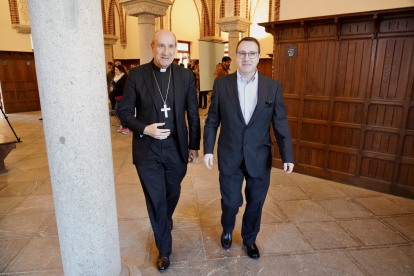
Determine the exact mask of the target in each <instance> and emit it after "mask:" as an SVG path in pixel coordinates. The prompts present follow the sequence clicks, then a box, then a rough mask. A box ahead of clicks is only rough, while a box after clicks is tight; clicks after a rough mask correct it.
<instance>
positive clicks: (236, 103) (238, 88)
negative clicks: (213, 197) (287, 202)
mask: <svg viewBox="0 0 414 276" xmlns="http://www.w3.org/2000/svg"><path fill="white" fill-rule="evenodd" d="M236 53H237V72H235V73H233V74H230V75H227V76H224V77H221V78H217V79H216V80H215V82H214V88H213V95H212V97H211V105H210V108H209V111H208V118H207V120H206V124H205V127H204V158H203V161H204V164H205V165H206V166H207V168H209V169H211V166H212V165H213V150H214V144H215V141H216V135H217V128H218V127H219V126H220V124H221V129H220V135H219V139H218V143H217V145H218V149H217V155H218V168H219V171H220V176H219V181H220V192H221V197H222V198H221V208H222V216H221V225H222V227H223V233H222V235H221V244H222V246H223V247H224V248H225V249H229V248H230V246H231V243H232V232H233V229H234V225H235V222H236V214H237V213H238V211H239V207H240V206H242V204H243V195H242V185H243V179H246V188H245V196H246V210H245V212H244V215H243V222H242V230H241V235H242V238H243V244H244V245H245V246H246V251H247V255H248V256H249V257H251V258H253V259H256V258H258V257H259V256H260V254H259V249H258V248H257V246H256V237H257V234H258V233H259V230H260V220H261V215H262V208H263V204H264V201H265V198H266V195H267V191H268V189H269V182H270V170H271V165H272V154H271V146H272V141H271V139H270V125H271V124H272V126H273V130H274V133H275V136H276V140H277V144H278V146H279V151H280V155H281V157H282V161H283V163H284V171H285V172H286V173H290V172H292V170H293V166H294V165H293V147H292V138H291V135H290V130H289V122H288V120H287V118H286V110H285V104H284V102H283V95H282V90H281V87H280V83H279V82H278V81H276V80H273V79H270V78H268V77H265V76H263V75H261V74H260V73H259V72H258V71H257V69H256V67H257V64H258V62H259V58H260V44H259V42H258V41H257V40H256V39H255V38H252V37H245V38H243V39H242V40H240V42H239V44H238V45H237V48H236Z"/></svg>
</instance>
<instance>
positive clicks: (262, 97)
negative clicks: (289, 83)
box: [249, 73, 276, 125]
mask: <svg viewBox="0 0 414 276" xmlns="http://www.w3.org/2000/svg"><path fill="white" fill-rule="evenodd" d="M257 76H258V81H259V85H258V87H257V94H258V95H257V104H256V108H255V109H254V111H253V114H252V118H250V121H249V125H250V124H252V123H253V122H254V120H256V118H257V117H258V116H259V114H260V112H261V111H262V110H263V108H264V107H265V104H266V99H267V93H268V85H267V82H266V79H265V78H263V76H262V75H261V74H260V73H258V74H257ZM275 104H276V103H275Z"/></svg>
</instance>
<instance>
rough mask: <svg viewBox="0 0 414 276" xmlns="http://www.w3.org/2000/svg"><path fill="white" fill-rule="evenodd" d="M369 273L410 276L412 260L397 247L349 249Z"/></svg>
mask: <svg viewBox="0 0 414 276" xmlns="http://www.w3.org/2000/svg"><path fill="white" fill-rule="evenodd" d="M349 254H350V255H351V256H352V257H353V258H354V259H355V261H357V262H358V263H360V264H361V265H362V266H363V267H364V268H365V270H366V271H368V273H369V274H370V275H375V276H412V275H414V260H413V259H411V258H410V257H408V256H407V255H406V254H405V253H403V252H402V251H401V250H400V249H399V248H398V247H391V248H375V249H361V250H355V251H349Z"/></svg>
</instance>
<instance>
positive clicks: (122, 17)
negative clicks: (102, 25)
mask: <svg viewBox="0 0 414 276" xmlns="http://www.w3.org/2000/svg"><path fill="white" fill-rule="evenodd" d="M115 10H116V11H115ZM115 12H116V13H117V14H118V21H119V39H120V42H121V46H122V47H124V48H125V47H126V45H127V36H126V19H127V16H126V14H124V9H123V7H122V5H119V3H118V0H110V2H109V7H108V28H107V32H108V34H110V35H116V24H115Z"/></svg>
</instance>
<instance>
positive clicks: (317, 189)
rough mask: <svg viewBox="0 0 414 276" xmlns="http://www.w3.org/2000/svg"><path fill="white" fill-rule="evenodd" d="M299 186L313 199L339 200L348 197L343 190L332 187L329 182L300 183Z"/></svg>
mask: <svg viewBox="0 0 414 276" xmlns="http://www.w3.org/2000/svg"><path fill="white" fill-rule="evenodd" d="M298 186H299V187H300V188H301V189H302V190H303V191H304V192H305V193H306V194H307V195H308V196H309V197H310V198H313V199H325V198H338V197H346V196H347V195H346V194H344V193H343V192H341V190H339V189H337V188H335V187H333V186H331V185H329V184H328V182H327V181H324V182H300V183H298Z"/></svg>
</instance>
